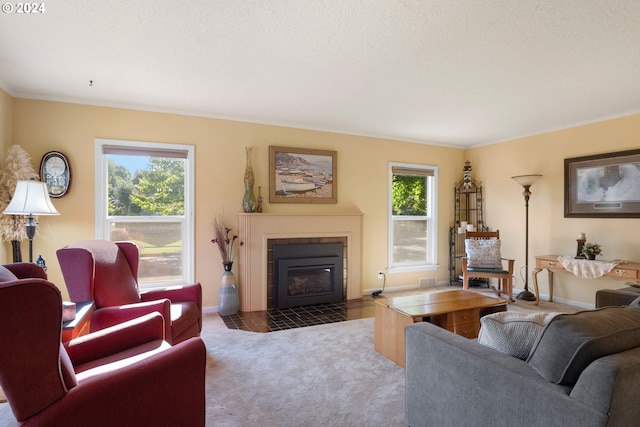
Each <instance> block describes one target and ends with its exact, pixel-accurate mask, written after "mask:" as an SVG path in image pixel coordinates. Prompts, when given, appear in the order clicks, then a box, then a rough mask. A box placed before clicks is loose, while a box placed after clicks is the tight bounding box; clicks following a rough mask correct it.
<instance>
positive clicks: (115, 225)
mask: <svg viewBox="0 0 640 427" xmlns="http://www.w3.org/2000/svg"><path fill="white" fill-rule="evenodd" d="M95 153H96V158H95V163H96V180H95V186H96V188H95V194H96V201H95V221H96V222H95V234H96V238H97V239H105V240H111V241H118V240H131V241H133V242H135V243H136V244H137V245H138V248H139V249H140V266H139V272H138V279H139V283H140V286H141V287H156V286H167V285H177V284H186V283H193V277H194V273H193V272H194V266H193V242H194V231H193V230H194V227H193V216H194V215H193V200H194V197H193V187H194V186H193V182H194V168H193V163H194V148H193V146H191V145H177V144H160V143H149V142H135V141H116V140H107V139H97V140H96V151H95Z"/></svg>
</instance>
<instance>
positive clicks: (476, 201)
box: [449, 161, 487, 285]
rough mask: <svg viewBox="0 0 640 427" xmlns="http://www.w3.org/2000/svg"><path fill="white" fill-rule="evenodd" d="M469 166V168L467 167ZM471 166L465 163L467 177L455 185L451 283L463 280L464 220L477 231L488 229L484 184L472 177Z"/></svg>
mask: <svg viewBox="0 0 640 427" xmlns="http://www.w3.org/2000/svg"><path fill="white" fill-rule="evenodd" d="M467 168H468V169H467ZM470 172H471V166H469V162H468V161H467V162H466V164H465V177H464V179H463V180H462V181H460V182H458V183H457V184H456V187H455V199H454V200H455V209H454V219H453V226H451V227H450V228H449V284H450V285H453V284H460V283H461V282H462V257H464V255H465V251H464V232H465V230H462V233H459V232H458V229H459V227H461V226H462V225H461V224H462V223H463V222H467V224H472V225H473V226H474V227H475V229H476V230H477V231H483V230H487V228H486V226H485V224H484V211H483V198H482V185H481V184H480V183H479V182H478V181H476V180H475V179H473V178H471V176H470Z"/></svg>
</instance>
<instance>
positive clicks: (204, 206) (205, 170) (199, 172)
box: [4, 99, 464, 306]
mask: <svg viewBox="0 0 640 427" xmlns="http://www.w3.org/2000/svg"><path fill="white" fill-rule="evenodd" d="M6 104H8V105H6V106H5V108H11V107H13V136H12V139H13V141H12V143H16V144H20V145H21V146H23V147H24V149H25V150H26V151H27V152H28V153H29V154H30V155H31V156H32V158H33V162H34V167H35V168H38V167H39V162H40V159H41V157H42V155H44V154H45V153H46V152H47V151H50V150H58V151H62V152H63V153H65V154H66V155H67V156H68V158H69V161H70V163H71V168H72V186H71V189H70V191H69V193H68V194H67V195H65V196H64V197H62V198H60V199H55V200H54V204H55V206H56V208H57V209H58V210H59V211H60V214H61V215H60V216H56V217H41V218H40V224H39V226H38V235H37V236H36V239H35V240H34V256H37V254H42V256H43V257H44V258H45V259H46V260H47V265H48V266H49V277H50V279H51V280H52V281H53V282H54V283H56V284H58V285H59V286H60V287H61V289H62V291H63V293H64V294H66V289H65V288H64V286H63V285H62V284H63V280H62V276H61V273H60V269H59V266H58V263H57V259H56V256H55V251H56V249H58V248H60V247H62V246H64V245H65V244H67V243H69V242H72V241H75V240H78V239H83V238H92V237H93V236H94V215H93V197H94V190H93V188H94V140H95V138H112V139H126V140H137V141H154V142H170V143H177V144H192V145H194V146H195V153H196V155H195V157H196V168H195V169H196V218H195V227H196V242H195V244H196V250H195V252H196V257H195V273H196V279H197V280H198V281H200V282H201V283H202V284H203V293H204V304H205V306H215V305H217V296H218V286H219V283H220V277H221V275H222V271H223V270H222V264H221V260H220V255H219V253H218V251H217V250H216V248H215V247H214V246H213V245H212V244H211V242H210V240H211V237H212V236H211V221H212V218H213V217H214V216H215V215H218V214H222V215H223V217H224V220H225V222H226V223H227V224H228V225H230V226H232V227H233V228H234V230H237V213H238V212H240V211H241V210H242V196H243V192H244V188H243V176H244V168H245V149H244V147H245V146H253V147H254V150H253V166H254V172H255V176H256V192H257V186H258V185H260V186H262V194H263V197H264V198H265V200H266V205H265V212H302V213H304V212H353V211H361V212H363V214H364V217H363V221H364V225H363V228H364V230H363V235H364V239H363V240H364V241H363V247H364V248H365V249H364V253H363V260H364V262H363V271H362V276H363V288H364V289H365V290H366V289H372V288H378V287H379V286H381V283H380V282H379V281H378V280H377V278H376V272H377V271H378V270H382V269H384V268H385V267H386V264H387V262H386V260H387V258H386V257H387V197H388V190H387V186H388V183H387V180H388V162H390V161H394V162H406V163H419V164H427V165H437V166H439V167H440V186H439V195H440V207H439V212H438V214H439V218H440V223H439V242H438V247H439V248H440V249H439V253H438V258H439V262H440V268H439V269H438V271H437V272H423V273H411V274H397V275H387V286H402V285H413V284H416V283H417V282H418V278H419V277H427V276H435V275H436V274H437V280H438V281H444V280H448V272H447V264H448V255H447V253H448V243H447V238H448V237H447V232H448V227H449V225H450V220H449V219H450V218H451V217H452V208H453V190H452V189H453V187H454V185H455V182H456V181H458V180H459V179H461V177H462V166H463V164H464V151H463V150H459V149H453V148H446V147H440V146H428V145H422V144H412V143H404V142H398V141H390V140H382V139H375V138H365V137H358V136H349V135H341V134H335V133H327V132H317V131H309V130H300V129H292V128H284V127H277V126H266V125H258V124H251V123H241V122H233V121H225V120H216V119H207V118H195V117H187V116H179V115H171V114H161V113H153V112H143V111H132V110H125V109H117V108H103V107H93V106H87V105H76V104H65V103H57V102H47V101H35V100H25V99H14V100H13V105H11V103H10V102H6ZM270 145H282V146H290V147H302V148H317V149H326V150H336V151H337V152H338V177H339V182H338V185H339V189H338V204H337V205H317V204H313V205H302V204H273V205H270V204H269V203H268V161H269V159H268V155H269V154H268V153H269V148H268V147H269V146H270ZM4 261H5V262H8V261H10V260H8V259H7V256H6V255H5V257H4ZM235 268H236V267H234V269H235Z"/></svg>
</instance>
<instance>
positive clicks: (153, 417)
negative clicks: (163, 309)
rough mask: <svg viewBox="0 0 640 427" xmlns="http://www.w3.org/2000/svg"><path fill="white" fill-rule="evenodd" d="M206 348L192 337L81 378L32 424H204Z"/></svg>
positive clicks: (194, 426)
mask: <svg viewBox="0 0 640 427" xmlns="http://www.w3.org/2000/svg"><path fill="white" fill-rule="evenodd" d="M205 365H206V352H205V347H204V343H203V342H202V340H200V338H191V339H189V340H186V341H184V342H181V343H179V344H177V345H175V346H174V347H170V348H167V349H166V350H164V351H162V352H160V353H158V354H155V355H152V356H150V357H148V358H146V359H144V360H141V361H139V362H136V363H132V364H130V365H128V366H123V367H122V368H121V369H118V370H116V371H110V372H109V373H108V374H104V375H96V376H92V377H91V378H87V379H86V380H84V381H81V382H80V383H79V384H78V385H77V386H76V387H74V388H72V389H71V390H69V392H68V393H67V395H66V396H65V397H64V398H62V399H60V400H58V401H56V402H55V403H53V404H52V405H51V406H50V407H49V408H47V410H46V411H42V412H40V413H39V414H36V415H35V416H33V417H31V418H30V419H29V422H30V424H29V425H59V426H92V427H110V426H143V425H158V426H160V425H162V426H193V427H198V426H201V427H204V425H205Z"/></svg>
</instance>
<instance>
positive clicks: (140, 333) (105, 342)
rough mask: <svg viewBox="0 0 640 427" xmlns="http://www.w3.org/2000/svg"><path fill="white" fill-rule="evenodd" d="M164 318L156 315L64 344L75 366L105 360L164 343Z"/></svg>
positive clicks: (140, 318)
mask: <svg viewBox="0 0 640 427" xmlns="http://www.w3.org/2000/svg"><path fill="white" fill-rule="evenodd" d="M164 326H165V322H164V318H163V317H162V315H161V314H160V313H157V312H153V313H149V314H146V315H144V316H141V317H137V318H135V319H133V320H129V321H126V322H123V323H120V324H117V325H115V326H111V327H109V328H105V329H102V330H100V331H97V332H93V333H90V334H88V335H84V336H82V337H79V338H75V339H72V340H71V341H69V342H66V343H64V346H65V349H66V350H67V353H68V354H69V358H70V359H71V362H72V363H73V364H74V365H82V364H84V363H87V362H90V361H93V360H96V359H101V358H103V357H107V356H110V355H113V354H116V353H119V352H121V351H124V350H127V349H129V348H132V347H136V346H139V345H142V344H145V343H147V342H151V341H157V340H164V331H165V327H164Z"/></svg>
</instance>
